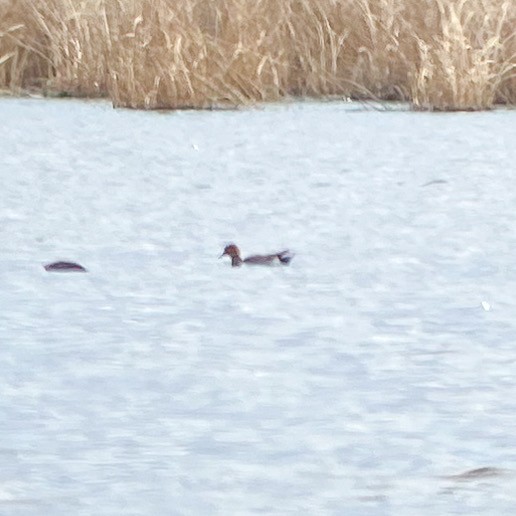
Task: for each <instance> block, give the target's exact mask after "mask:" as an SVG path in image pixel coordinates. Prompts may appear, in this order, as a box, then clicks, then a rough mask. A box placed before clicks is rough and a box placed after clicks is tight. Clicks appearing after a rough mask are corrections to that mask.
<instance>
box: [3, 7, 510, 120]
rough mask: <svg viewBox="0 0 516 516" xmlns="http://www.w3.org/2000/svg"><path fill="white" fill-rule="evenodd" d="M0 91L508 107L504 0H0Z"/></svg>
mask: <svg viewBox="0 0 516 516" xmlns="http://www.w3.org/2000/svg"><path fill="white" fill-rule="evenodd" d="M0 90H3V91H4V92H10V93H11V94H23V93H27V92H28V93H31V92H35V93H42V94H46V95H67V96H78V97H108V98H110V99H111V100H112V102H113V104H114V105H115V106H124V107H131V108H145V109H156V108H207V107H215V106H240V105H248V104H252V103H256V102H261V101H277V100H280V99H285V98H293V97H315V98H321V97H325V98H326V97H344V98H352V99H377V100H381V101H388V100H399V101H408V102H410V104H411V105H412V106H413V108H414V109H426V110H445V111H446V110H480V109H489V108H491V107H493V106H494V105H495V104H499V103H501V104H509V105H515V104H516V0H417V1H415V0H0Z"/></svg>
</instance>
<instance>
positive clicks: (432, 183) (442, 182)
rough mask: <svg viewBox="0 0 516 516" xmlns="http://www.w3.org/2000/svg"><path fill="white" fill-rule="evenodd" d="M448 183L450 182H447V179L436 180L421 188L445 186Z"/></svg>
mask: <svg viewBox="0 0 516 516" xmlns="http://www.w3.org/2000/svg"><path fill="white" fill-rule="evenodd" d="M446 183H448V181H446V179H434V180H432V181H428V183H425V184H424V185H421V186H422V187H425V186H432V185H445V184H446Z"/></svg>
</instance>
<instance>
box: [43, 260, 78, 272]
mask: <svg viewBox="0 0 516 516" xmlns="http://www.w3.org/2000/svg"><path fill="white" fill-rule="evenodd" d="M44 267H45V270H46V271H48V272H88V271H87V270H86V269H85V268H84V267H83V266H82V265H79V264H78V263H74V262H53V263H47V265H44Z"/></svg>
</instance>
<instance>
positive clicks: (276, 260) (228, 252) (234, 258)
mask: <svg viewBox="0 0 516 516" xmlns="http://www.w3.org/2000/svg"><path fill="white" fill-rule="evenodd" d="M223 256H229V257H230V258H231V265H232V266H233V267H240V266H241V265H242V264H244V263H245V264H249V265H269V266H271V265H288V264H289V263H290V261H291V260H292V258H293V257H294V255H293V254H291V253H290V251H288V250H285V251H281V252H279V253H273V254H255V255H252V256H248V257H247V258H244V259H242V257H241V256H240V249H239V248H238V247H237V246H236V245H235V244H229V245H227V246H226V247H225V248H224V252H223V253H222V254H221V255H220V256H219V258H222V257H223Z"/></svg>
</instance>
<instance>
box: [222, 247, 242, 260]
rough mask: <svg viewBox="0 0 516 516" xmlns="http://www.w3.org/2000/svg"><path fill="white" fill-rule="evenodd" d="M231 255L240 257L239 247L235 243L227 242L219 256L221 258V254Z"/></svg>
mask: <svg viewBox="0 0 516 516" xmlns="http://www.w3.org/2000/svg"><path fill="white" fill-rule="evenodd" d="M226 255H227V256H231V258H233V257H236V256H238V257H240V249H239V248H238V247H237V246H236V245H235V244H229V245H227V246H226V247H224V252H223V253H222V254H221V255H220V256H219V258H222V257H223V256H226Z"/></svg>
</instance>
